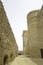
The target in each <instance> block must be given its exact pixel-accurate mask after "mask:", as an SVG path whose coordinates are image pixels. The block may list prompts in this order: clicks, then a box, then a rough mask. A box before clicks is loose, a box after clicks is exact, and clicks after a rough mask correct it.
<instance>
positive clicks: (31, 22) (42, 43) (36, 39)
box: [23, 7, 43, 58]
mask: <svg viewBox="0 0 43 65" xmlns="http://www.w3.org/2000/svg"><path fill="white" fill-rule="evenodd" d="M27 24H28V35H27V36H28V37H26V36H25V35H24V36H23V37H25V39H24V41H26V39H27V38H28V40H27V42H26V43H24V44H26V45H25V47H26V49H25V52H24V53H25V54H26V53H27V52H28V53H27V54H28V55H29V56H30V57H32V58H33V57H34V58H41V57H43V7H42V8H41V9H40V10H35V11H32V12H30V13H29V14H28V15H27Z"/></svg>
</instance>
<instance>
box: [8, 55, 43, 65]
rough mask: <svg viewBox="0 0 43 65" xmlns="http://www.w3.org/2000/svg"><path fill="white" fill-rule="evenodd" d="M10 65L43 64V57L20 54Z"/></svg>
mask: <svg viewBox="0 0 43 65" xmlns="http://www.w3.org/2000/svg"><path fill="white" fill-rule="evenodd" d="M8 65H43V59H39V58H37V59H35V58H28V57H26V56H23V55H21V56H18V57H16V58H15V60H14V61H13V62H10V63H9V64H8Z"/></svg>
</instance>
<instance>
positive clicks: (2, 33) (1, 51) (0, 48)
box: [0, 1, 18, 65]
mask: <svg viewBox="0 0 43 65" xmlns="http://www.w3.org/2000/svg"><path fill="white" fill-rule="evenodd" d="M17 53H18V47H17V44H16V40H15V38H14V35H13V32H12V29H11V27H10V24H9V21H8V18H7V16H6V13H5V10H4V7H3V4H2V2H1V1H0V65H4V64H5V63H8V62H9V61H12V60H13V59H14V58H15V57H16V56H17Z"/></svg>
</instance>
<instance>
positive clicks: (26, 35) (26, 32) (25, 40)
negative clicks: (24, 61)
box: [22, 30, 28, 55]
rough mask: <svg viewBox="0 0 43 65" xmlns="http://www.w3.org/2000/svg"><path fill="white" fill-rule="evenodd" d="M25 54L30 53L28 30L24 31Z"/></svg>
mask: <svg viewBox="0 0 43 65" xmlns="http://www.w3.org/2000/svg"><path fill="white" fill-rule="evenodd" d="M22 36H23V54H25V55H27V54H28V51H27V50H28V48H27V42H28V30H24V31H23V35H22Z"/></svg>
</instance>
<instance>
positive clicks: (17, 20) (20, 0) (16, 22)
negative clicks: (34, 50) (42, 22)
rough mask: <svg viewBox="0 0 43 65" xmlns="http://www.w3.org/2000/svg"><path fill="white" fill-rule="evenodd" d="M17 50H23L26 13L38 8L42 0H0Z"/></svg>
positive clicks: (42, 2)
mask: <svg viewBox="0 0 43 65" xmlns="http://www.w3.org/2000/svg"><path fill="white" fill-rule="evenodd" d="M2 2H3V5H4V8H5V11H6V13H7V17H8V19H9V22H10V25H11V27H12V30H13V33H14V36H15V38H16V42H17V44H18V47H19V50H23V40H22V34H23V30H27V19H26V17H27V14H28V13H29V12H30V11H32V10H36V9H40V8H41V6H42V4H43V0H2Z"/></svg>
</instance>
